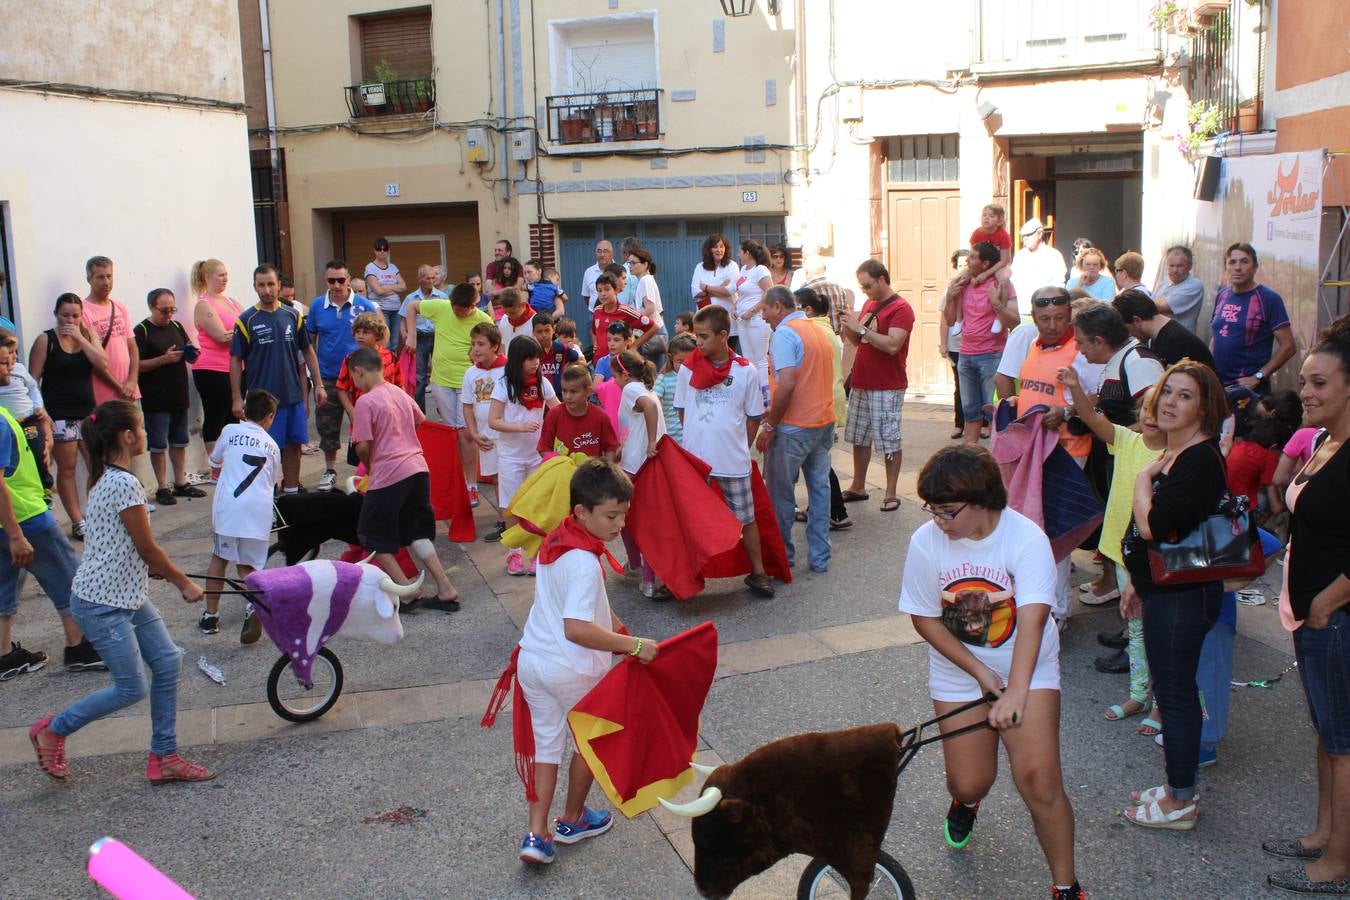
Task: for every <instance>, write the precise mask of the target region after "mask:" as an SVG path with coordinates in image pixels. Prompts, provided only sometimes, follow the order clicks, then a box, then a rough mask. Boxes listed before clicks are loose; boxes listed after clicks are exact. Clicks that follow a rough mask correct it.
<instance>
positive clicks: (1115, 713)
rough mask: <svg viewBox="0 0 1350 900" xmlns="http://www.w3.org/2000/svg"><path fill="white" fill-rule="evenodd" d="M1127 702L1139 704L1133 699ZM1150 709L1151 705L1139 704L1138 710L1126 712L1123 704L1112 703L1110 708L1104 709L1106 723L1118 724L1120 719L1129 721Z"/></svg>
mask: <svg viewBox="0 0 1350 900" xmlns="http://www.w3.org/2000/svg"><path fill="white" fill-rule="evenodd" d="M1127 702H1133V703H1139V701H1138V700H1134V699H1133V698H1131V699H1130V700H1129V701H1127ZM1152 709H1153V704H1152V703H1140V704H1139V708H1138V709H1136V710H1135V711H1134V712H1126V711H1125V707H1124V705H1123V704H1120V703H1112V704H1111V705H1110V706H1108V707H1107V708H1106V721H1108V722H1119V721H1121V720H1122V719H1129V718H1133V717H1134V716H1137V715H1140V714H1142V713H1147V712H1149V711H1150V710H1152Z"/></svg>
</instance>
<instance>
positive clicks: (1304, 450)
mask: <svg viewBox="0 0 1350 900" xmlns="http://www.w3.org/2000/svg"><path fill="white" fill-rule="evenodd" d="M1315 437H1317V429H1316V428H1300V429H1299V430H1298V431H1295V432H1294V436H1293V437H1291V438H1290V439H1289V440H1288V441H1286V442H1285V445H1284V455H1285V456H1287V457H1289V458H1290V459H1292V460H1294V461H1295V462H1297V463H1298V464H1299V465H1300V466H1302V465H1303V464H1304V463H1306V462H1307V461H1308V460H1309V459H1310V458H1311V457H1312V445H1313V438H1315Z"/></svg>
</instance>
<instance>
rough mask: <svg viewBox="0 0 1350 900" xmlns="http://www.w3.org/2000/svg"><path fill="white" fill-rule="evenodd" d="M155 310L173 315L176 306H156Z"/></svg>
mask: <svg viewBox="0 0 1350 900" xmlns="http://www.w3.org/2000/svg"><path fill="white" fill-rule="evenodd" d="M155 312H162V313H168V314H169V315H173V314H174V313H176V312H178V307H176V306H156V307H155Z"/></svg>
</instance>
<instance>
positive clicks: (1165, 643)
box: [1139, 581, 1223, 802]
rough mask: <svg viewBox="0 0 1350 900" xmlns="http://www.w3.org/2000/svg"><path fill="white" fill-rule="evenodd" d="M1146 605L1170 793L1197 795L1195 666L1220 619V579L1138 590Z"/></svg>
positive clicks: (1146, 646) (1198, 725) (1184, 797)
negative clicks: (1159, 590)
mask: <svg viewBox="0 0 1350 900" xmlns="http://www.w3.org/2000/svg"><path fill="white" fill-rule="evenodd" d="M1139 596H1140V597H1141V598H1142V599H1143V606H1144V615H1143V620H1144V650H1145V651H1146V652H1147V653H1148V667H1149V671H1150V672H1152V673H1153V695H1154V697H1156V698H1157V701H1158V710H1159V712H1161V713H1162V721H1163V724H1164V727H1165V728H1166V737H1167V739H1166V740H1165V741H1164V742H1163V756H1164V757H1165V759H1166V761H1167V784H1168V787H1170V788H1171V793H1172V797H1173V799H1176V800H1180V801H1183V802H1185V801H1188V800H1191V799H1193V798H1194V797H1195V770H1196V768H1197V765H1198V763H1199V761H1200V728H1201V720H1202V718H1203V712H1202V710H1201V708H1200V689H1199V686H1198V685H1197V683H1196V672H1197V670H1198V669H1199V667H1200V650H1201V647H1202V646H1203V645H1204V643H1205V635H1207V634H1209V631H1210V629H1211V628H1213V627H1214V623H1215V622H1217V621H1218V619H1219V606H1220V604H1221V601H1222V599H1223V585H1222V584H1221V583H1220V582H1217V581H1214V582H1207V583H1205V584H1197V585H1196V586H1195V587H1194V588H1191V589H1190V590H1185V591H1176V592H1174V593H1156V594H1155V593H1151V592H1146V591H1144V590H1140V591H1139Z"/></svg>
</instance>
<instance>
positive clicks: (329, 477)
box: [319, 469, 337, 491]
mask: <svg viewBox="0 0 1350 900" xmlns="http://www.w3.org/2000/svg"><path fill="white" fill-rule="evenodd" d="M335 484H337V472H334V471H333V470H332V469H328V470H327V471H325V472H324V473H323V477H322V478H320V479H319V490H321V491H331V490H332V489H333V485H335Z"/></svg>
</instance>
